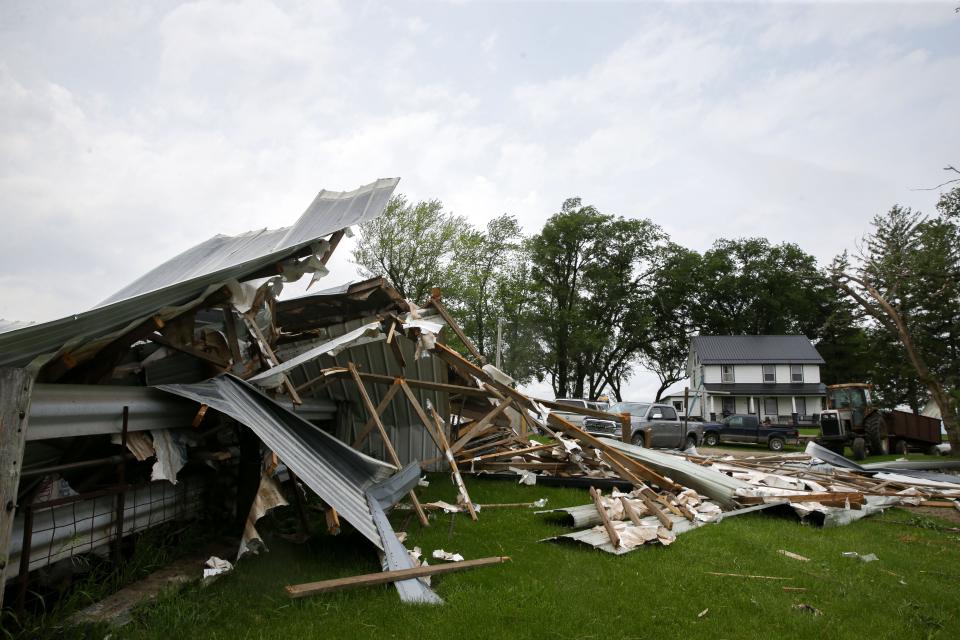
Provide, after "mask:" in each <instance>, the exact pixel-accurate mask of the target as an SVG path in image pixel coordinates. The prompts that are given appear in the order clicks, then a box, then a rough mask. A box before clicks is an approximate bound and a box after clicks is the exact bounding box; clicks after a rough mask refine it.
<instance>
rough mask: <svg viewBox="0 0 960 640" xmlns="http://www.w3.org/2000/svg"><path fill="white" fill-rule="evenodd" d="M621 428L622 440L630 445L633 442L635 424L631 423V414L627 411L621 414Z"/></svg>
mask: <svg viewBox="0 0 960 640" xmlns="http://www.w3.org/2000/svg"><path fill="white" fill-rule="evenodd" d="M620 428H621V429H622V430H623V433H622V435H621V439H622V440H623V441H624V442H626V443H627V444H630V443H631V442H632V440H633V424H632V423H631V422H630V414H629V413H627V412H626V411H624V412H623V413H621V414H620Z"/></svg>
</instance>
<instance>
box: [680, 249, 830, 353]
mask: <svg viewBox="0 0 960 640" xmlns="http://www.w3.org/2000/svg"><path fill="white" fill-rule="evenodd" d="M698 280H699V283H698V288H697V294H698V300H697V301H696V303H695V304H694V305H693V307H692V309H691V320H692V322H693V325H694V328H695V329H696V330H697V331H698V333H700V334H703V335H709V334H715V335H777V334H803V335H806V336H808V337H810V338H814V337H816V335H817V334H818V332H819V329H820V327H821V325H822V324H823V322H824V320H825V318H826V315H827V313H828V310H827V307H828V304H829V299H830V296H831V294H830V292H829V286H828V284H829V281H828V280H827V278H826V277H825V276H824V274H823V273H822V272H821V271H820V269H819V268H818V266H817V262H816V259H815V258H814V257H813V256H811V255H810V254H808V253H806V252H804V251H803V250H802V249H801V248H800V247H798V246H797V245H795V244H792V243H787V242H784V243H782V244H778V245H771V244H770V242H769V241H768V240H767V239H766V238H745V239H738V240H726V239H720V240H717V241H716V242H715V243H714V245H713V247H712V248H711V249H710V250H709V251H707V252H705V253H704V255H703V260H702V261H701V269H700V272H699V274H698Z"/></svg>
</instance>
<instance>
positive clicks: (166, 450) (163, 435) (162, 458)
mask: <svg viewBox="0 0 960 640" xmlns="http://www.w3.org/2000/svg"><path fill="white" fill-rule="evenodd" d="M150 435H151V437H152V438H153V449H154V451H155V452H156V456H157V461H156V462H154V463H153V470H152V471H151V473H150V479H151V480H168V481H170V482H172V483H173V484H177V473H178V472H179V471H180V469H182V468H183V467H184V465H185V464H187V447H186V445H185V444H183V443H182V442H180V441H179V438H178V436H177V434H176V432H174V431H171V430H170V429H162V430H157V431H151V432H150Z"/></svg>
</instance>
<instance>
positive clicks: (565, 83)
mask: <svg viewBox="0 0 960 640" xmlns="http://www.w3.org/2000/svg"><path fill="white" fill-rule="evenodd" d="M958 20H960V18H958V17H957V16H956V14H954V13H953V5H952V4H950V3H946V4H943V3H936V4H923V5H918V4H911V5H909V6H908V5H894V4H886V5H876V6H874V5H871V6H864V5H859V4H855V5H833V4H810V5H787V6H783V5H778V6H752V5H733V6H723V7H717V6H714V5H656V6H651V5H647V4H639V5H621V4H612V5H599V6H597V5H593V4H591V5H585V4H584V5H578V4H572V5H571V4H563V5H557V6H553V5H550V6H545V5H542V4H529V3H524V4H518V5H504V4H495V5H490V4H483V3H481V4H466V5H458V4H454V5H449V4H441V3H437V4H409V5H407V4H399V5H398V4H396V3H388V4H381V3H375V2H374V3H365V4H362V5H354V4H344V5H338V4H336V3H332V2H331V3H314V2H269V1H267V0H246V1H245V2H241V3H232V2H231V3H227V2H216V1H212V0H209V1H203V2H183V3H178V4H168V3H152V4H132V5H119V6H112V5H103V6H100V5H90V3H85V2H77V3H57V4H56V5H45V4H42V3H35V2H7V3H3V4H2V5H0V35H2V37H0V216H2V219H3V222H4V231H5V232H4V233H3V234H2V235H0V293H2V295H0V317H4V318H8V319H23V320H31V319H32V320H45V319H51V318H54V317H57V316H61V315H65V314H69V313H73V312H75V311H78V310H81V309H84V308H87V307H89V306H91V305H93V304H95V303H96V302H97V301H99V300H100V299H102V298H104V297H106V296H107V295H108V294H109V293H111V292H112V291H113V290H116V289H118V288H120V287H121V286H123V285H124V284H126V283H127V282H129V281H131V280H133V279H134V278H135V277H136V276H138V275H140V274H141V273H143V272H144V271H146V270H148V269H149V268H151V267H152V266H154V265H156V264H158V263H160V262H162V261H163V260H165V259H167V258H169V257H170V256H172V255H174V254H176V253H177V252H179V251H182V250H184V249H186V248H187V247H189V246H191V245H193V244H196V243H197V242H200V241H202V240H204V239H206V238H207V237H209V236H211V235H213V234H215V233H238V232H241V231H245V230H248V229H253V228H260V227H263V226H269V227H277V226H282V225H285V224H289V223H290V222H292V221H293V220H294V219H296V217H297V216H298V215H299V214H300V212H301V211H302V210H303V208H304V207H305V206H306V205H307V204H308V203H309V202H310V200H311V199H312V197H313V195H314V193H315V192H316V190H318V189H319V188H330V189H349V188H353V187H355V186H357V185H359V184H362V183H365V182H368V181H370V180H372V179H374V178H377V177H381V176H393V175H400V176H402V177H403V181H402V182H401V185H400V191H402V192H404V193H406V194H408V195H409V196H411V197H413V198H426V197H437V198H440V199H442V200H443V201H444V203H445V204H446V205H447V206H448V207H449V208H450V209H452V210H454V211H456V212H457V213H461V214H465V215H467V216H468V217H470V219H471V220H473V221H474V222H476V223H477V224H483V223H484V222H485V221H486V220H488V219H489V218H490V217H492V216H494V215H497V214H499V213H502V212H505V211H507V212H511V213H514V214H516V215H518V217H519V218H520V219H521V221H522V223H523V224H524V226H525V228H526V229H527V230H528V231H535V230H536V229H538V228H539V227H540V225H542V223H543V221H544V220H545V219H546V218H547V217H548V216H549V215H550V214H551V213H553V212H554V211H556V210H557V209H558V208H559V205H560V203H561V202H562V201H563V199H564V198H566V197H568V196H571V195H579V196H582V197H583V198H584V200H585V201H587V202H590V203H593V204H595V205H597V206H598V207H600V208H601V209H602V210H603V211H607V212H610V213H619V214H622V215H629V216H644V217H650V218H652V219H653V220H654V221H656V222H657V223H659V224H661V225H662V226H664V228H666V229H667V230H668V231H669V232H670V233H671V235H673V236H674V238H675V239H676V240H678V241H681V242H684V243H685V244H688V245H689V246H691V247H694V248H697V249H703V248H706V247H707V246H709V245H710V244H711V243H712V242H713V241H714V240H715V239H716V238H718V237H722V236H723V237H736V236H752V235H763V236H767V237H769V238H770V239H771V240H773V241H781V240H790V241H794V242H798V243H799V244H801V245H802V246H803V247H804V248H805V249H807V250H808V251H810V252H812V253H814V254H815V255H816V256H817V257H818V258H819V259H820V260H822V261H826V260H828V259H829V258H830V257H831V256H832V255H834V254H835V253H837V252H839V251H841V250H843V249H844V248H845V247H851V246H852V245H853V242H854V240H855V239H856V238H857V237H859V236H860V235H861V234H862V233H863V232H864V231H866V228H867V224H868V221H869V219H870V217H871V216H872V215H873V214H874V213H877V212H879V211H882V210H884V209H886V208H888V207H889V206H890V205H892V204H893V203H895V202H899V203H902V204H905V205H910V206H914V207H916V208H920V209H923V210H926V211H930V210H932V208H933V204H934V202H935V200H936V194H935V193H929V192H919V191H911V187H917V186H924V185H929V184H934V183H936V182H938V181H939V178H940V175H939V169H940V167H942V166H943V165H944V164H945V163H948V162H954V163H955V162H957V161H960V159H958V158H957V157H956V154H957V149H958V148H960V145H958V143H960V127H958V125H957V121H956V117H955V107H956V105H957V104H958V103H960V85H958V84H957V83H956V82H955V81H954V80H953V79H955V78H957V77H960V37H958V28H960V23H958ZM348 249H349V247H344V249H342V250H341V251H340V254H339V256H338V257H337V258H335V260H334V263H333V264H332V265H331V266H332V270H333V275H332V276H331V279H330V281H329V282H330V283H333V282H334V281H343V280H347V279H350V278H352V277H355V269H354V267H353V266H352V265H350V264H349V261H348V254H349V251H348ZM651 392H652V386H651V384H650V380H649V378H648V377H646V376H642V375H641V376H638V377H637V378H636V380H635V381H633V382H632V383H631V387H630V394H631V395H634V396H636V397H643V396H646V395H648V394H649V393H651Z"/></svg>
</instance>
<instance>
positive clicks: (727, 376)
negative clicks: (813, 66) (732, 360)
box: [720, 364, 734, 382]
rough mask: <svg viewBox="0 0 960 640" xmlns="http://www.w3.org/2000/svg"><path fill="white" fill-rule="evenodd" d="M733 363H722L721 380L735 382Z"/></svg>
mask: <svg viewBox="0 0 960 640" xmlns="http://www.w3.org/2000/svg"><path fill="white" fill-rule="evenodd" d="M733 381H734V380H733V365H732V364H723V365H720V382H733Z"/></svg>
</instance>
